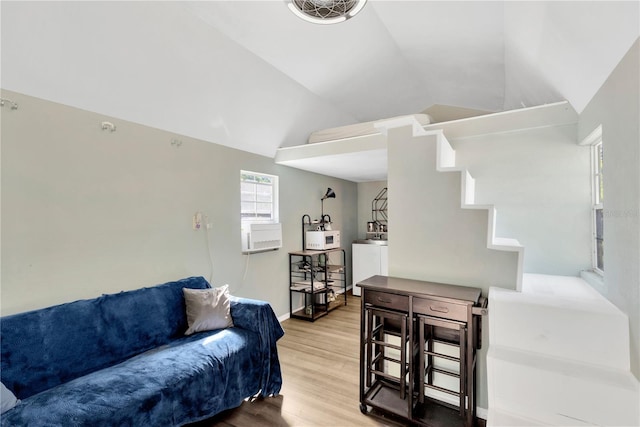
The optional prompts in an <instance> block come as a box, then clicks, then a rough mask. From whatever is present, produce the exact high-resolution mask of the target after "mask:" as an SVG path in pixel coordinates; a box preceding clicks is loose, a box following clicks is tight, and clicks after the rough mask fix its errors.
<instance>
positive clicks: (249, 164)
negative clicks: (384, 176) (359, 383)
mask: <svg viewBox="0 0 640 427" xmlns="http://www.w3.org/2000/svg"><path fill="white" fill-rule="evenodd" d="M2 96H3V97H7V98H10V99H12V100H14V101H16V102H18V104H19V109H18V110H10V109H9V108H8V106H5V107H3V109H2V129H1V132H2V133H1V137H2V139H1V140H2V229H1V231H2V239H1V242H2V252H1V260H2V272H1V279H2V282H1V296H2V302H1V307H0V308H1V312H2V315H7V314H11V313H15V312H20V311H24V310H29V309H34V308H39V307H44V306H48V305H52V304H57V303H62V302H67V301H72V300H75V299H80V298H91V297H96V296H99V295H101V294H102V293H111V292H118V291H121V290H126V289H135V288H140V287H143V286H152V285H155V284H158V283H163V282H166V281H169V280H173V279H179V278H182V277H186V276H191V275H202V276H204V277H206V278H207V279H208V278H209V277H210V276H212V277H213V280H212V284H213V285H216V286H217V285H222V284H225V283H228V284H229V285H230V289H231V292H232V293H233V294H235V295H238V296H245V297H251V298H257V299H263V300H267V301H269V302H270V303H271V304H272V306H273V308H274V310H275V312H276V314H278V315H283V314H285V313H288V311H289V296H288V280H289V275H288V269H287V264H288V257H287V251H290V250H299V249H300V247H301V236H300V232H301V226H300V220H301V217H302V215H303V214H305V213H309V214H311V215H312V216H314V217H316V216H319V215H320V199H321V197H322V196H323V195H324V192H325V191H326V188H327V187H331V188H333V189H334V190H335V192H336V194H337V197H336V199H331V200H329V201H328V202H325V212H326V213H329V214H330V215H331V218H332V219H333V221H334V222H335V223H336V224H335V226H336V228H339V229H340V230H341V231H342V233H343V234H342V235H343V236H344V237H343V238H344V239H345V241H346V242H350V241H351V240H353V239H354V238H355V236H356V227H357V224H356V223H357V219H356V215H357V208H356V200H357V195H356V192H357V186H356V184H354V183H351V182H347V181H343V180H339V179H335V178H329V177H326V176H322V175H317V174H312V173H307V172H303V171H299V170H297V169H293V168H288V167H285V166H277V165H275V164H274V163H273V160H272V159H270V158H267V157H262V156H258V155H254V154H249V153H246V152H242V151H238V150H234V149H231V148H227V147H223V146H220V145H216V144H211V143H208V142H204V141H200V140H197V139H193V138H188V137H184V136H180V135H175V134H172V133H168V132H165V131H160V130H158V129H153V128H149V127H145V126H142V125H138V124H134V123H130V122H126V121H122V120H119V119H114V118H111V117H106V116H102V115H100V114H96V113H92V112H88V111H84V110H79V109H74V108H70V107H66V106H63V105H60V104H55V103H52V102H48V101H44V100H41V99H37V98H33V97H29V96H25V95H21V94H18V93H15V92H9V91H3V92H2ZM104 120H109V121H112V122H114V123H115V124H116V126H117V130H116V132H114V133H111V132H109V131H102V130H101V122H102V121H104ZM174 138H177V139H179V140H181V141H182V145H181V146H180V147H175V146H172V145H171V140H172V139H174ZM241 169H247V170H253V171H258V172H264V173H269V174H275V175H278V176H279V177H280V220H281V222H282V223H283V238H284V247H283V248H282V249H280V250H278V251H271V252H266V253H258V254H253V255H250V256H249V257H248V256H247V255H243V254H242V253H241V246H240V195H239V193H240V191H239V189H240V184H239V180H240V170H241ZM197 211H200V212H202V213H203V214H205V215H208V216H209V218H210V220H211V221H212V223H213V228H212V229H211V232H210V237H209V241H210V245H211V259H212V263H213V267H211V261H210V258H209V254H208V250H207V235H206V233H205V232H204V231H202V230H201V231H194V230H193V229H192V223H191V220H192V216H193V215H194V213H195V212H197ZM346 249H347V250H348V259H349V260H350V259H351V256H350V245H347V246H346ZM212 268H213V271H211V269H212ZM349 280H350V278H349Z"/></svg>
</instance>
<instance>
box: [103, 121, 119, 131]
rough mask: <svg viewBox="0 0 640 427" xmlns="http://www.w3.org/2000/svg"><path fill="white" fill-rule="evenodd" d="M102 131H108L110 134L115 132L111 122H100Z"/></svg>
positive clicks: (114, 126)
mask: <svg viewBox="0 0 640 427" xmlns="http://www.w3.org/2000/svg"><path fill="white" fill-rule="evenodd" d="M102 130H110V131H111V132H115V131H116V125H114V124H113V123H111V122H102Z"/></svg>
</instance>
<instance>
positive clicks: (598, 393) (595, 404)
mask: <svg viewBox="0 0 640 427" xmlns="http://www.w3.org/2000/svg"><path fill="white" fill-rule="evenodd" d="M487 376H488V379H489V408H490V410H494V411H498V412H499V411H506V412H508V413H510V414H512V415H513V416H515V417H516V418H517V417H520V418H522V419H523V420H527V419H530V420H535V421H537V422H539V423H540V424H538V425H600V426H609V425H611V426H613V425H619V426H632V425H640V415H639V414H640V388H639V385H638V380H637V379H636V378H635V377H634V376H633V374H631V372H630V371H624V370H620V369H611V368H608V367H603V366H595V365H590V364H587V363H581V362H578V361H570V360H563V359H559V358H555V357H550V356H547V355H542V354H536V353H532V352H524V351H520V350H514V349H510V348H505V347H499V346H494V345H493V344H492V345H491V347H490V348H489V352H488V354H487ZM494 425H500V424H494ZM525 425H527V424H525ZM533 425H536V424H533Z"/></svg>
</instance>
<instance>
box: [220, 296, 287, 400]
mask: <svg viewBox="0 0 640 427" xmlns="http://www.w3.org/2000/svg"><path fill="white" fill-rule="evenodd" d="M231 317H232V318H233V325H234V327H238V328H242V329H247V330H249V331H253V332H255V333H257V334H258V336H259V338H260V351H261V353H262V373H261V380H260V384H261V390H260V394H261V395H262V396H272V395H277V394H278V393H279V392H280V387H281V386H282V372H281V370H280V360H279V358H278V348H277V346H276V341H278V340H279V339H280V338H281V337H282V336H283V335H284V330H283V329H282V326H280V322H278V318H277V317H276V315H275V313H274V312H273V309H272V308H271V305H269V303H268V302H266V301H259V300H254V299H248V298H240V297H231Z"/></svg>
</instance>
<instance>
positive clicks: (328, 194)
mask: <svg viewBox="0 0 640 427" xmlns="http://www.w3.org/2000/svg"><path fill="white" fill-rule="evenodd" d="M335 198H336V193H335V191H333V190H332V189H331V188H327V192H326V193H325V195H324V197H323V198H322V199H320V200H324V199H335Z"/></svg>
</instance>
